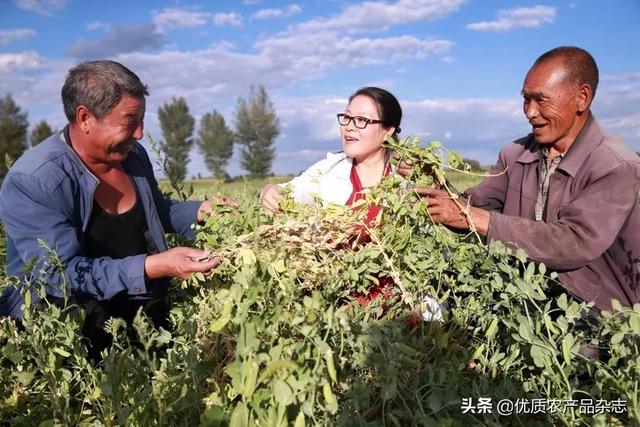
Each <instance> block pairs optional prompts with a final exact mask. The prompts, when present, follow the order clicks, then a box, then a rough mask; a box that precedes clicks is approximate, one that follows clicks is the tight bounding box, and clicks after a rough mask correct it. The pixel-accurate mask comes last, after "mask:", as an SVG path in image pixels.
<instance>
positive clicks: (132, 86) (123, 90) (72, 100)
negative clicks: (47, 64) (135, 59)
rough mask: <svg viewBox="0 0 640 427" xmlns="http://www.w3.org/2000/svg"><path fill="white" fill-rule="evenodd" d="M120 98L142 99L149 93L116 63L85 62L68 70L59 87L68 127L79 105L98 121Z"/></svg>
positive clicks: (128, 71)
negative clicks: (127, 96)
mask: <svg viewBox="0 0 640 427" xmlns="http://www.w3.org/2000/svg"><path fill="white" fill-rule="evenodd" d="M124 95H129V96H131V97H133V98H140V99H144V97H145V96H148V95H149V90H148V89H147V86H146V85H144V84H143V83H142V82H141V81H140V78H139V77H138V76H137V75H135V73H134V72H133V71H131V70H130V69H128V68H127V67H125V66H124V65H122V64H120V63H118V62H115V61H108V60H99V61H88V62H83V63H81V64H78V65H77V66H75V67H73V68H72V69H71V70H69V73H68V74H67V78H66V79H65V82H64V85H63V86H62V105H63V106H64V113H65V115H66V116H67V119H68V120H69V123H74V122H75V120H76V118H75V115H76V108H78V106H80V105H84V106H85V107H87V109H89V111H90V112H91V114H93V115H94V116H96V117H97V118H98V119H102V118H104V117H105V116H106V115H107V114H109V113H110V112H111V110H113V109H114V108H115V106H116V105H118V103H119V102H120V100H121V99H122V97H123V96H124Z"/></svg>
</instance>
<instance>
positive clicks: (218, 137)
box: [197, 110, 235, 179]
mask: <svg viewBox="0 0 640 427" xmlns="http://www.w3.org/2000/svg"><path fill="white" fill-rule="evenodd" d="M234 138H235V135H234V134H233V131H232V130H231V129H229V127H228V126H227V124H226V123H225V121H224V117H223V116H222V115H221V114H220V113H218V112H217V111H215V110H213V112H211V113H207V114H205V115H204V116H202V119H200V129H199V130H198V141H197V144H198V148H199V149H200V152H201V153H202V155H203V156H204V163H205V164H206V165H207V169H209V170H210V171H211V173H212V174H213V177H214V178H216V179H226V178H228V176H229V175H228V174H227V172H226V171H225V167H226V166H227V163H228V162H229V159H230V158H231V155H232V154H233V141H234Z"/></svg>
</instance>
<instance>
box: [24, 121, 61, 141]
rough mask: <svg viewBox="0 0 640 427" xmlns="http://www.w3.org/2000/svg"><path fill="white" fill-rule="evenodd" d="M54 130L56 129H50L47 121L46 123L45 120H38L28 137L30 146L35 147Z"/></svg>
mask: <svg viewBox="0 0 640 427" xmlns="http://www.w3.org/2000/svg"><path fill="white" fill-rule="evenodd" d="M55 132H56V131H54V130H53V129H51V126H49V123H47V121H46V120H40V121H39V122H38V123H37V124H36V125H35V126H34V128H33V129H32V130H31V136H30V137H29V140H30V141H31V146H32V147H35V146H36V145H38V144H40V143H41V142H42V141H44V140H45V139H47V138H49V137H50V136H51V135H53V134H54V133H55Z"/></svg>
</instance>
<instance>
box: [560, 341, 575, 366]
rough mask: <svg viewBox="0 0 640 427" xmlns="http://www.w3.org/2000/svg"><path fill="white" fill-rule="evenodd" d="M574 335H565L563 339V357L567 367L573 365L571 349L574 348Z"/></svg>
mask: <svg viewBox="0 0 640 427" xmlns="http://www.w3.org/2000/svg"><path fill="white" fill-rule="evenodd" d="M573 342H574V338H573V335H571V334H569V335H565V336H564V338H562V357H563V358H564V361H565V363H566V364H567V365H571V347H572V346H573Z"/></svg>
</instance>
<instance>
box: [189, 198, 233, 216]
mask: <svg viewBox="0 0 640 427" xmlns="http://www.w3.org/2000/svg"><path fill="white" fill-rule="evenodd" d="M215 206H230V207H237V206H238V202H236V201H235V200H234V199H231V198H229V197H212V198H211V199H209V200H205V201H204V202H202V204H200V208H198V222H202V221H204V220H205V219H206V218H207V216H209V215H213V214H215V212H216V210H215V209H214V207H215Z"/></svg>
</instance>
